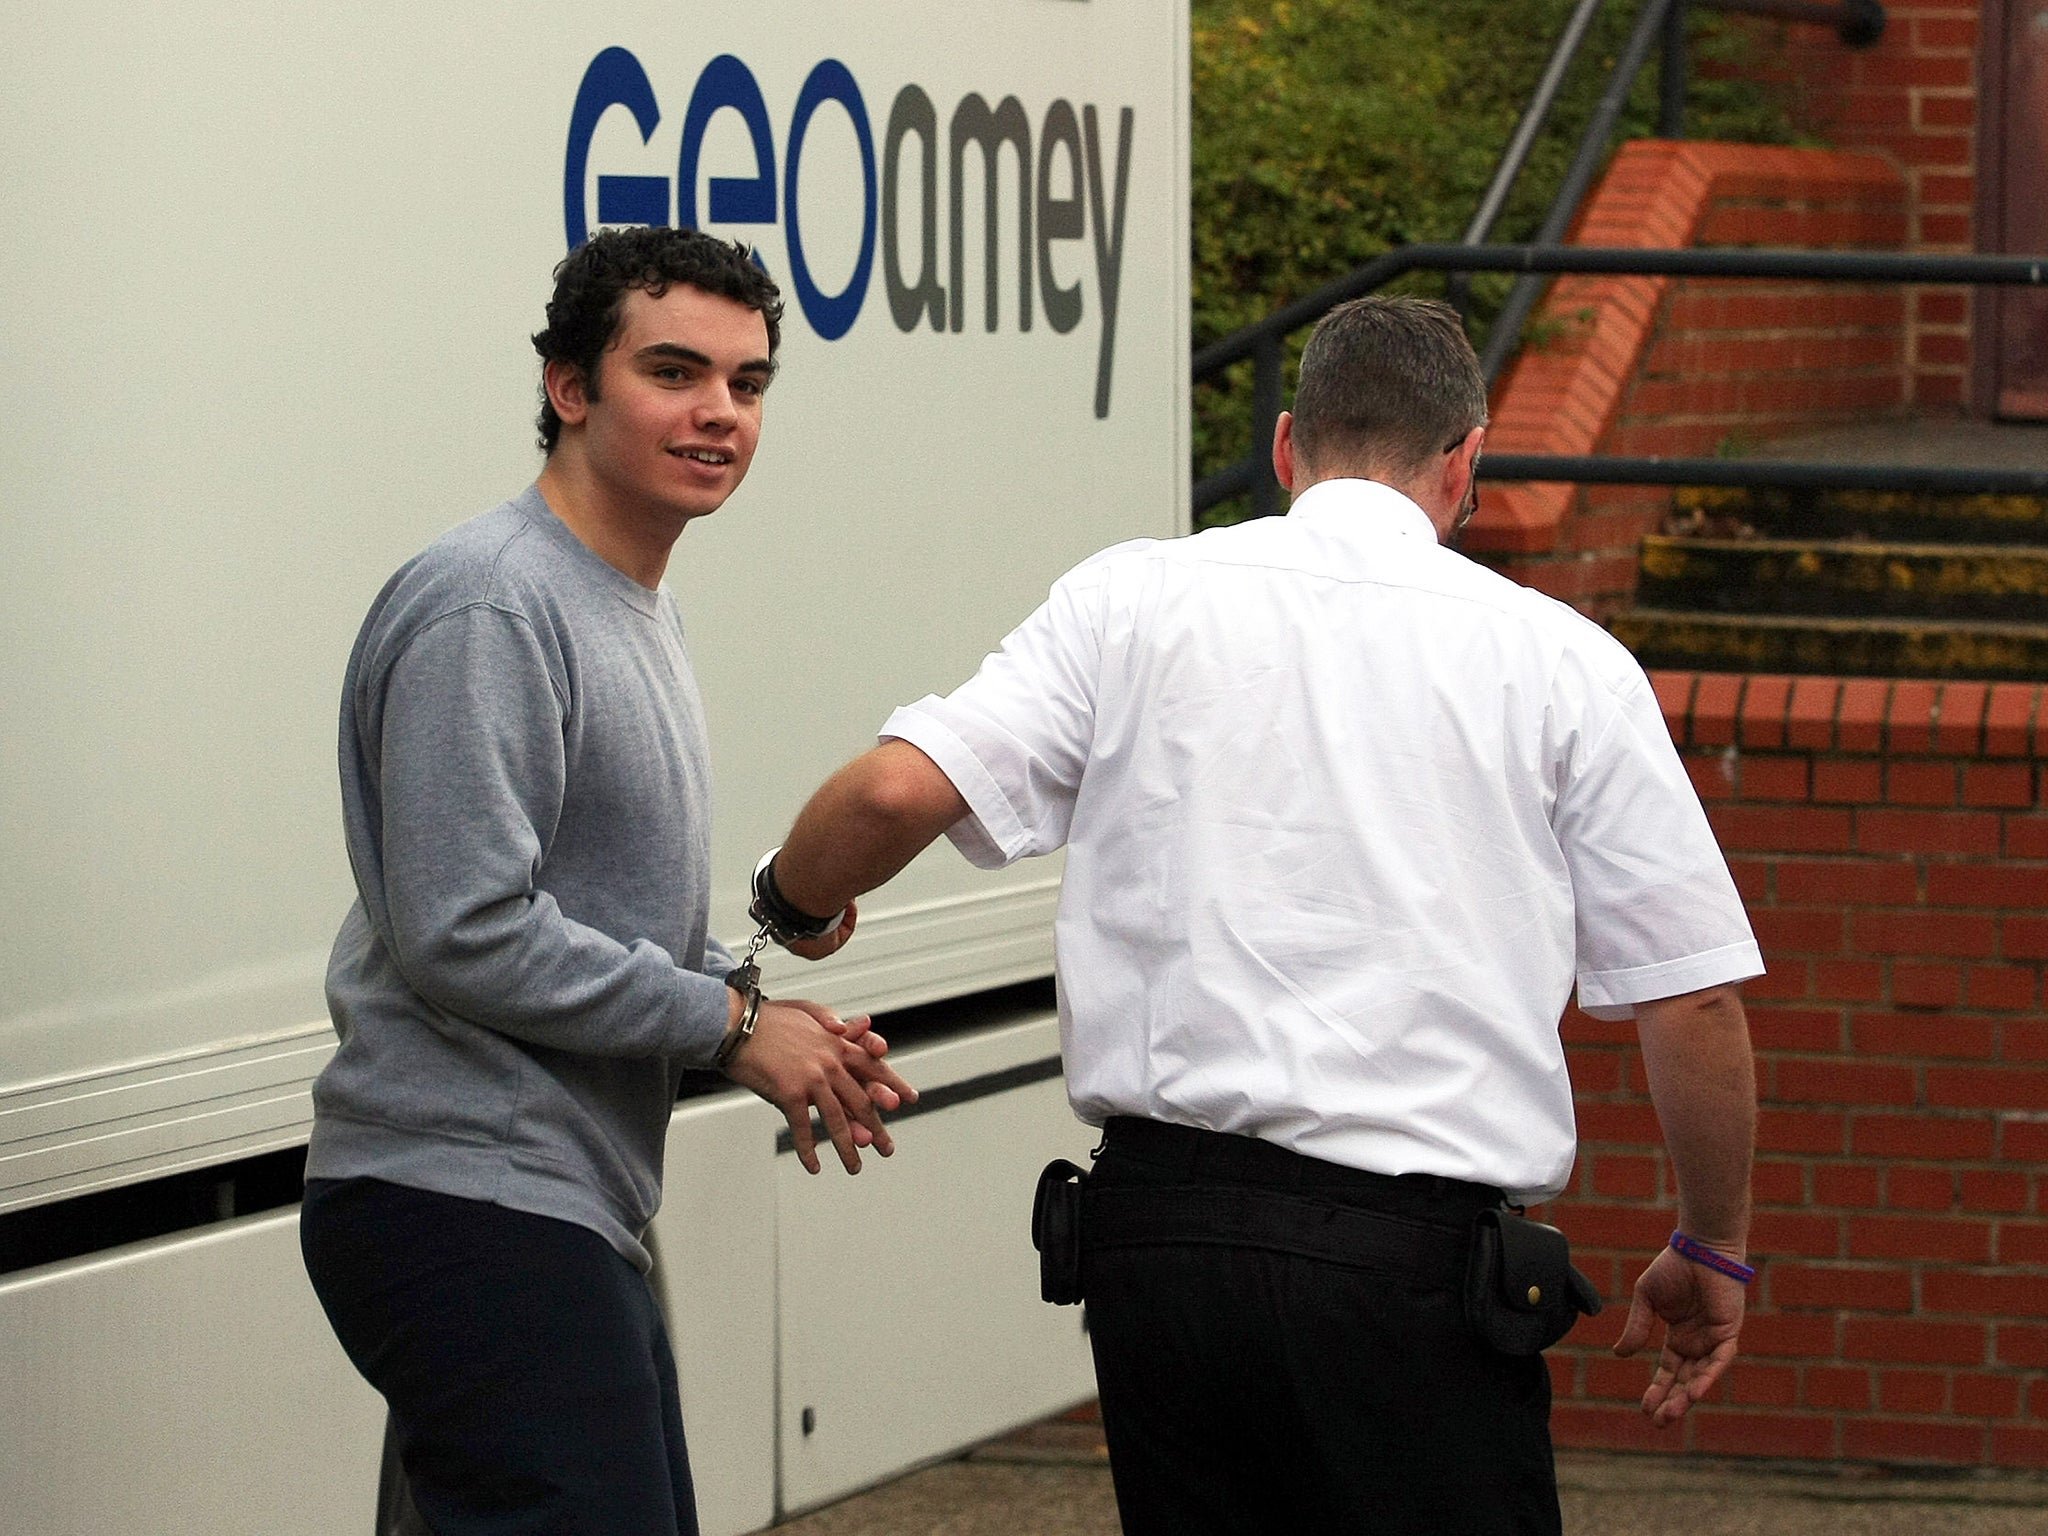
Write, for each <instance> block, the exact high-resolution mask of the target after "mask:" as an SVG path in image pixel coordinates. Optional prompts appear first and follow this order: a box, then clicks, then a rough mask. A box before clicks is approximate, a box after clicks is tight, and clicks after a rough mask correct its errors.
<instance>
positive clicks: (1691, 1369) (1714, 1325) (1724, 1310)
mask: <svg viewBox="0 0 2048 1536" xmlns="http://www.w3.org/2000/svg"><path fill="white" fill-rule="evenodd" d="M1745 1297H1746V1293H1745V1291H1744V1289H1743V1285H1742V1282H1741V1281H1739V1280H1735V1279H1731V1278H1730V1277H1729V1276H1727V1275H1723V1274H1719V1273H1717V1272H1715V1271H1714V1270H1711V1269H1708V1268H1707V1267H1706V1266H1705V1265H1703V1264H1695V1263H1693V1262H1692V1261H1691V1260H1690V1259H1687V1258H1684V1257H1682V1256H1681V1255H1679V1254H1677V1253H1675V1252H1673V1251H1672V1250H1671V1249H1669V1248H1667V1249H1665V1250H1664V1251H1663V1252H1662V1253H1660V1254H1658V1255H1657V1257H1656V1259H1655V1260H1654V1261H1652V1263H1651V1265H1650V1267H1649V1268H1648V1269H1646V1270H1644V1271H1643V1274H1642V1278H1641V1279H1639V1280H1637V1281H1636V1288H1635V1294H1634V1296H1632V1297H1631V1298H1630V1300H1629V1307H1628V1322H1627V1324H1626V1325H1625V1326H1624V1327H1623V1328H1622V1330H1621V1337H1620V1338H1619V1339H1617V1340H1616V1341H1615V1345H1614V1352H1615V1353H1616V1354H1617V1355H1632V1354H1634V1353H1635V1352H1636V1351H1637V1350H1638V1349H1640V1348H1642V1347H1643V1345H1645V1344H1647V1343H1648V1342H1649V1339H1650V1328H1651V1318H1652V1315H1653V1314H1654V1315H1655V1316H1656V1317H1660V1318H1662V1319H1663V1320H1664V1348H1663V1351H1662V1352H1661V1354H1660V1355H1659V1356H1658V1360H1657V1369H1656V1371H1655V1372H1654V1373H1653V1374H1652V1375H1651V1377H1650V1389H1649V1391H1647V1392H1645V1393H1644V1394H1643V1412H1644V1414H1645V1415H1646V1416H1647V1417H1648V1418H1649V1420H1650V1422H1651V1423H1653V1424H1655V1425H1656V1426H1657V1427H1658V1428H1660V1429H1663V1428H1666V1427H1668V1426H1670V1425H1672V1424H1676V1423H1677V1422H1678V1421H1679V1420H1680V1419H1682V1418H1684V1417H1685V1414H1686V1410H1687V1409H1689V1408H1690V1407H1692V1405H1693V1404H1694V1403H1696V1402H1698V1401H1700V1399H1702V1398H1703V1397H1705V1396H1706V1395H1707V1393H1708V1392H1710V1391H1712V1390H1713V1387H1714V1383H1715V1382H1717V1381H1719V1380H1720V1379H1721V1374H1722V1372H1724V1371H1726V1370H1727V1369H1728V1365H1729V1362H1730V1361H1732V1360H1733V1359H1734V1358H1735V1338H1736V1335H1737V1334H1739V1333H1740V1332H1741V1331H1742V1309H1743V1303H1744V1301H1745Z"/></svg>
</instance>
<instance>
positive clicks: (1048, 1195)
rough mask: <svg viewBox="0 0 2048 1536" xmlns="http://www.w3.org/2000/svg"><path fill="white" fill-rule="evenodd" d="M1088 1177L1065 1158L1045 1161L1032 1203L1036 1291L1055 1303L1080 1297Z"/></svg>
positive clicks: (1060, 1304) (1069, 1301)
mask: <svg viewBox="0 0 2048 1536" xmlns="http://www.w3.org/2000/svg"><path fill="white" fill-rule="evenodd" d="M1087 1181H1088V1175H1087V1174H1086V1173H1084V1172H1082V1171H1081V1170H1080V1169H1079V1168H1077V1167H1075V1166H1074V1165H1073V1164H1072V1163H1070V1162H1068V1161H1067V1160H1066V1159H1065V1158H1060V1159H1058V1160H1057V1161H1055V1162H1050V1163H1047V1164H1046V1165H1045V1171H1044V1172H1043V1173H1041V1174H1039V1176H1038V1196H1037V1198H1036V1199H1035V1200H1033V1201H1032V1204H1031V1246H1032V1247H1034V1248H1036V1249H1037V1250H1038V1294H1039V1295H1040V1296H1042V1297H1044V1298H1045V1299H1046V1300H1047V1301H1049V1302H1052V1303H1053V1304H1054V1305H1056V1306H1062V1307H1067V1306H1072V1305H1073V1304H1074V1303H1075V1302H1077V1301H1079V1300H1080V1299H1081V1186H1082V1185H1083V1184H1085V1183H1086V1182H1087Z"/></svg>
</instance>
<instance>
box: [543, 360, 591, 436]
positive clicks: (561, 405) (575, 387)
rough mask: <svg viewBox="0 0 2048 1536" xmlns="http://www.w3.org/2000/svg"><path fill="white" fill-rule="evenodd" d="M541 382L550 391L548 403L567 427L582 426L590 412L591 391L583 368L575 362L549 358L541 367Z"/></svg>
mask: <svg viewBox="0 0 2048 1536" xmlns="http://www.w3.org/2000/svg"><path fill="white" fill-rule="evenodd" d="M540 377H541V383H542V384H543V385H545V386H546V388H547V392H548V404H550V405H552V406H553V407H554V408H555V414H556V415H557V416H559V417H561V418H562V425H563V426H565V427H580V426H581V425H583V418H584V417H586V416H588V415H589V414H590V391H589V388H588V387H587V383H586V381H585V379H584V376H583V370H582V369H581V368H578V367H577V366H576V365H575V364H574V363H565V362H563V361H561V360H560V359H559V358H552V357H551V358H549V359H548V361H547V363H546V364H545V365H544V366H543V367H542V369H541V374H540Z"/></svg>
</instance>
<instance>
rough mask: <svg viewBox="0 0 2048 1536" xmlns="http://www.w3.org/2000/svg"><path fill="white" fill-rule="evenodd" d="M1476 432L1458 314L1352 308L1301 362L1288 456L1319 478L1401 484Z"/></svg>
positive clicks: (1479, 378)
mask: <svg viewBox="0 0 2048 1536" xmlns="http://www.w3.org/2000/svg"><path fill="white" fill-rule="evenodd" d="M1485 425H1486V379H1485V376H1484V375H1483V374H1481V373H1480V371H1479V359H1478V358H1477V357H1476V356H1474V355H1473V352H1472V343H1471V342H1469V341H1467V340H1466V339H1465V328H1464V326H1463V325H1462V324H1461V323H1460V322H1459V319H1458V312H1457V311H1456V310H1454V309H1452V308H1451V307H1450V305H1448V304H1444V303H1440V302H1439V301H1437V300H1435V299H1421V298H1413V297H1407V296H1400V297H1382V296H1380V295H1377V294H1375V295H1372V296H1370V297H1368V298H1363V299H1353V300H1351V301H1350V302H1349V303H1348V304H1340V305H1338V306H1337V307H1336V308H1335V309H1333V310H1331V311H1330V312H1329V313H1328V314H1327V315H1325V316H1323V318H1322V320H1321V321H1320V322H1319V323H1318V324H1317V326H1316V328H1315V331H1314V333H1313V334H1312V335H1310V337H1309V339H1308V346H1307V348H1306V349H1304V350H1303V352H1302V354H1301V382H1300V384H1299V385H1298V386H1297V387H1296V390H1295V395H1294V449H1295V454H1296V456H1297V457H1298V458H1300V459H1302V460H1304V461H1306V462H1307V464H1308V465H1309V467H1310V468H1311V469H1313V470H1314V472H1315V473H1316V475H1317V476H1318V477H1319V478H1328V477H1330V476H1331V475H1335V474H1340V473H1350V474H1361V475H1362V474H1366V473H1368V472H1372V475H1373V478H1376V479H1386V478H1391V479H1394V480H1406V479H1408V478H1410V477H1411V476H1413V475H1416V474H1418V473H1420V472H1421V471H1422V470H1423V469H1424V468H1425V467H1426V466H1427V465H1428V463H1429V461H1430V459H1431V457H1432V456H1433V455H1436V454H1440V453H1442V452H1443V451H1444V448H1445V446H1446V445H1447V444H1451V443H1455V442H1458V441H1460V440H1462V439H1463V438H1464V437H1465V435H1466V434H1467V433H1469V432H1470V431H1471V430H1472V429H1473V428H1474V427H1483V426H1485Z"/></svg>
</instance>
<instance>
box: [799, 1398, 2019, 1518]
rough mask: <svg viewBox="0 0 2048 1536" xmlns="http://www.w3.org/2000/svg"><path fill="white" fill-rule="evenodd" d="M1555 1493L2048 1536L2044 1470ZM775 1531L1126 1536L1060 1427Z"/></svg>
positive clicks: (1589, 1502)
mask: <svg viewBox="0 0 2048 1536" xmlns="http://www.w3.org/2000/svg"><path fill="white" fill-rule="evenodd" d="M1558 1485H1559V1491H1560V1500H1561V1503H1562V1505H1563V1508H1564V1529H1565V1532H1566V1536H1643V1533H1645V1532H1654V1531H1680V1532H1684V1533H1685V1536H2048V1475H2043V1474H2039V1473H2020V1472H1978V1471H1963V1472H1943V1471H1936V1470H1928V1469H1915V1470H1910V1471H1907V1470H1899V1469H1883V1468H1872V1467H1838V1466H1810V1465H1806V1464H1802V1463H1791V1462H1756V1461H1739V1460H1710V1459H1706V1458H1696V1457H1687V1458H1684V1459H1679V1458H1673V1457H1652V1456H1624V1455H1615V1454H1607V1453H1597V1452H1585V1451H1568V1452H1564V1453H1562V1454H1560V1456H1559V1457H1558ZM776 1536H1117V1521H1116V1500H1115V1496H1114V1494H1113V1493H1112V1491H1111V1489H1110V1480H1109V1464H1108V1460H1107V1458H1106V1457H1105V1456H1104V1454H1103V1451H1102V1441H1101V1435H1100V1432H1099V1430H1098V1429H1097V1428H1096V1426H1094V1425H1092V1424H1088V1423H1075V1422H1071V1421H1062V1420H1055V1421H1052V1422H1050V1423H1046V1424H1040V1425H1033V1426H1031V1427H1030V1428H1028V1429H1024V1430H1020V1431H1018V1432H1017V1433H1016V1434H1014V1435H1010V1436H1006V1437H1004V1438H1003V1439H1001V1440H997V1441H992V1442H991V1443H989V1444H988V1445H985V1446H981V1447H979V1448H978V1449H976V1450H974V1451H971V1452H969V1453H968V1454H967V1455H966V1456H965V1457H963V1458H960V1459H957V1460H952V1461H946V1462H941V1463H939V1464H938V1465H937V1466H932V1467H926V1468H924V1469H923V1470H922V1471H918V1472H913V1473H911V1474H909V1475H908V1476H906V1477H903V1478H899V1479H898V1480H896V1481H895V1482H893V1483H889V1484H887V1485H886V1486H884V1487H881V1488H877V1489H872V1490H870V1491H869V1492H867V1493H863V1494H859V1495H857V1496H855V1497H853V1498H851V1499H847V1500H845V1501H843V1502H842V1503H839V1504H834V1505H831V1506H829V1507H828V1508H825V1509H821V1510H817V1511H814V1512H812V1513H810V1514H807V1515H804V1516H802V1517H800V1518H798V1519H796V1520H794V1521H791V1522H789V1523H787V1524H785V1525H782V1526H780V1527H778V1528H777V1532H776ZM1314 1536H1324V1533H1321V1532H1317V1533H1314ZM1445 1536H1455V1533H1450V1532H1447V1533H1445Z"/></svg>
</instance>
